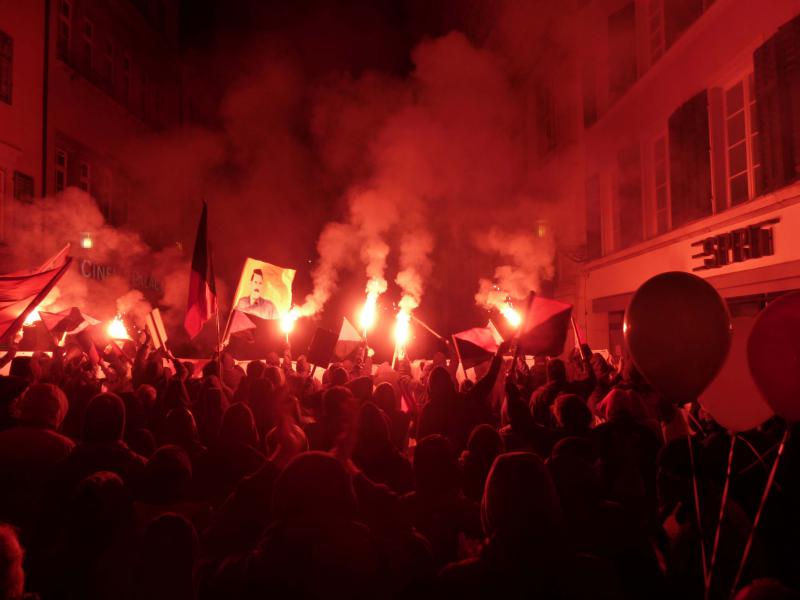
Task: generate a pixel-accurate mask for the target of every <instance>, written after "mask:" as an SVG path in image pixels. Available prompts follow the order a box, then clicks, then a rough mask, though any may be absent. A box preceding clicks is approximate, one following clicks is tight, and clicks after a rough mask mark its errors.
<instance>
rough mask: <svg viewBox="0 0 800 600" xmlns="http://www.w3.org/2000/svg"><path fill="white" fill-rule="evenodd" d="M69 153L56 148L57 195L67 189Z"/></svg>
mask: <svg viewBox="0 0 800 600" xmlns="http://www.w3.org/2000/svg"><path fill="white" fill-rule="evenodd" d="M68 166H69V165H68V162H67V153H66V152H64V151H63V150H61V149H59V148H56V193H58V192H63V191H64V188H66V187H67V167H68Z"/></svg>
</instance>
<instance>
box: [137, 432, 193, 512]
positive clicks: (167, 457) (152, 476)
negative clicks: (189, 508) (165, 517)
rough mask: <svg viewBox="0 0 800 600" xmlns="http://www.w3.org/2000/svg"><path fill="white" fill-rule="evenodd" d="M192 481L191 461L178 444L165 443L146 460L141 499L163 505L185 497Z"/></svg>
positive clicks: (179, 500)
mask: <svg viewBox="0 0 800 600" xmlns="http://www.w3.org/2000/svg"><path fill="white" fill-rule="evenodd" d="M191 481H192V463H191V461H190V460H189V455H188V454H186V451H185V450H184V449H183V448H181V447H180V446H175V445H171V444H167V445H165V446H161V447H160V448H159V449H158V450H156V451H155V453H154V454H153V456H151V457H150V459H149V460H148V461H147V464H146V465H145V467H144V475H143V477H142V485H141V495H142V500H144V501H145V502H147V503H150V504H156V505H165V504H171V503H174V502H181V501H183V500H184V499H185V497H186V493H187V490H188V489H189V486H190V484H191Z"/></svg>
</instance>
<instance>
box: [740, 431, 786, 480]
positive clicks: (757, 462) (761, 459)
mask: <svg viewBox="0 0 800 600" xmlns="http://www.w3.org/2000/svg"><path fill="white" fill-rule="evenodd" d="M736 437H737V438H738V439H739V441H740V442H744V445H745V446H747V447H748V448H749V449H750V451H751V452H752V453H753V454H754V455H755V457H756V459H755V460H754V461H753V462H751V463H750V464H749V465H747V466H746V467H744V468H743V469H742V470H741V471H739V472H738V473H737V474H736V475H737V477H738V476H739V475H744V474H745V473H747V472H748V471H749V470H750V469H752V468H753V467H755V466H757V465H761V466H762V467H764V470H765V471H769V467H768V466H767V463H766V461H765V460H764V458H765V457H767V456H769V455H770V454H772V453H773V451H774V450H775V449H776V448H777V447H778V446H780V442H778V443H777V444H775V445H774V446H772V447H771V448H769V449H768V450H766V451H765V452H764V453H763V454H759V453H758V450H756V449H755V446H753V444H751V443H750V442H749V441H748V440H747V438H745V437H742V436H740V435H738V434H737V435H736Z"/></svg>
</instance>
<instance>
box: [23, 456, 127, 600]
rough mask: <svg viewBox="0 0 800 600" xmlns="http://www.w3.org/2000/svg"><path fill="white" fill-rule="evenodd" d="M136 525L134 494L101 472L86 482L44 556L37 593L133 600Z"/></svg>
mask: <svg viewBox="0 0 800 600" xmlns="http://www.w3.org/2000/svg"><path fill="white" fill-rule="evenodd" d="M135 523H136V519H135V513H134V510H133V502H132V499H131V496H130V492H129V489H128V487H127V486H126V485H125V484H124V483H123V481H122V479H120V478H119V476H118V475H116V474H115V473H111V472H108V471H99V472H96V473H92V474H91V475H89V476H88V477H86V478H84V479H82V480H81V481H80V482H79V483H78V485H77V486H76V487H75V489H74V490H73V492H72V493H71V494H70V496H69V499H68V500H67V502H66V503H65V515H64V519H63V521H62V524H61V528H60V531H59V532H58V534H57V535H56V536H55V540H56V541H55V543H54V544H53V545H52V546H51V547H50V548H49V550H48V551H47V552H46V553H44V555H43V556H42V560H41V563H40V564H39V569H38V576H37V577H36V582H37V584H38V587H36V588H35V589H37V590H38V589H41V592H42V596H43V597H46V598H85V599H86V600H95V599H96V600H100V599H102V598H126V597H128V591H129V590H130V589H131V587H132V573H131V565H132V564H133V560H134V557H135V549H136V532H135V529H136V528H135ZM31 579H34V578H33V576H32V577H31Z"/></svg>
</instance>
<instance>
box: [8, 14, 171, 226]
mask: <svg viewBox="0 0 800 600" xmlns="http://www.w3.org/2000/svg"><path fill="white" fill-rule="evenodd" d="M178 8H179V3H178V0H8V1H7V2H5V3H4V9H3V11H2V12H0V215H2V217H0V218H2V223H1V224H0V226H1V227H2V228H6V227H11V226H13V219H14V218H15V217H14V215H13V214H9V210H8V208H9V207H10V205H11V204H12V203H11V201H10V199H11V198H16V199H17V200H19V201H22V202H26V201H31V200H32V199H33V198H36V197H41V196H46V195H54V194H57V193H59V192H60V191H62V190H63V189H64V188H66V187H67V186H76V187H79V188H81V189H83V190H85V191H87V192H89V193H90V194H91V195H92V196H93V197H94V198H95V200H96V201H97V203H98V207H99V208H100V210H101V212H102V213H103V215H104V216H105V218H106V219H107V220H108V221H109V222H110V223H111V224H113V225H122V224H127V223H131V222H132V221H133V223H132V224H134V225H135V216H136V214H137V210H136V206H135V198H136V194H135V190H136V181H135V179H133V178H132V176H131V172H132V169H131V168H130V167H131V164H130V161H131V160H134V159H132V158H131V157H130V156H126V155H125V153H124V151H123V148H124V146H125V144H126V143H127V142H128V141H130V140H132V139H135V138H137V137H141V136H146V135H149V134H152V133H153V132H157V131H159V130H163V129H167V128H169V127H173V126H175V125H178V124H179V123H180V120H181V104H182V101H181V83H180V82H181V63H180V52H179V39H178V28H179V22H178V16H179V15H178ZM2 234H3V230H2V229H0V239H2Z"/></svg>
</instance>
